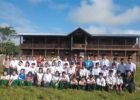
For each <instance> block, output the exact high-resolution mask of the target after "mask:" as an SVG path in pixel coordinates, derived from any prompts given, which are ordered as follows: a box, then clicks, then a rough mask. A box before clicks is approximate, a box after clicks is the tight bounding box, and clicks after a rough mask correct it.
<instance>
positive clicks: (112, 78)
mask: <svg viewBox="0 0 140 100" xmlns="http://www.w3.org/2000/svg"><path fill="white" fill-rule="evenodd" d="M115 83H116V79H115V76H114V75H113V70H109V75H108V77H107V78H106V85H107V90H108V91H109V90H113V88H114V87H115Z"/></svg>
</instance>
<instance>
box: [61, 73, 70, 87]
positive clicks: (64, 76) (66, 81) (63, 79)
mask: <svg viewBox="0 0 140 100" xmlns="http://www.w3.org/2000/svg"><path fill="white" fill-rule="evenodd" d="M68 87H69V77H68V75H67V74H66V72H65V71H63V72H62V76H60V82H59V88H60V89H67V88H68Z"/></svg>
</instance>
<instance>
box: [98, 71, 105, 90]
mask: <svg viewBox="0 0 140 100" xmlns="http://www.w3.org/2000/svg"><path fill="white" fill-rule="evenodd" d="M96 84H97V89H98V90H101V91H102V90H103V89H104V88H105V86H106V82H105V79H104V77H103V73H99V77H98V78H97V80H96Z"/></svg>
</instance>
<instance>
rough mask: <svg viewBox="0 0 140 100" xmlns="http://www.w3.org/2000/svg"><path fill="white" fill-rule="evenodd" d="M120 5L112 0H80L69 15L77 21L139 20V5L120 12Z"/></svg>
mask: <svg viewBox="0 0 140 100" xmlns="http://www.w3.org/2000/svg"><path fill="white" fill-rule="evenodd" d="M91 1H92V2H91ZM120 9H121V7H119V5H116V4H114V2H113V0H90V3H89V0H82V2H81V5H80V6H79V7H77V8H73V9H72V10H71V11H70V13H69V16H70V18H71V19H72V20H74V21H76V22H79V23H98V24H105V25H121V24H129V23H133V22H136V21H140V7H139V6H134V7H133V8H129V9H127V10H125V11H123V12H121V13H118V10H120Z"/></svg>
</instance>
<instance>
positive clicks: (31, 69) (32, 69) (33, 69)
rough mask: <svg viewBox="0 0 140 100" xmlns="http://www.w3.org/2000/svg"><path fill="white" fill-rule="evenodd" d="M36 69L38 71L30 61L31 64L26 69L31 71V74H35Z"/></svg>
mask: <svg viewBox="0 0 140 100" xmlns="http://www.w3.org/2000/svg"><path fill="white" fill-rule="evenodd" d="M39 68H40V67H39ZM38 71H39V69H38V70H37V69H36V67H35V63H32V64H31V66H30V67H29V69H28V72H32V74H33V75H35V73H37V72H38Z"/></svg>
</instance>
